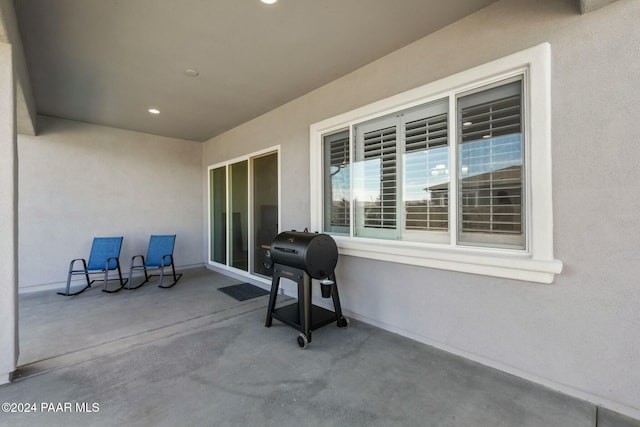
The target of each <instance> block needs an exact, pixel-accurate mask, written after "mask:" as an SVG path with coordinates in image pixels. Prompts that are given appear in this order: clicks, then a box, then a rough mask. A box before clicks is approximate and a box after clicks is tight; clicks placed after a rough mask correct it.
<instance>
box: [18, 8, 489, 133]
mask: <svg viewBox="0 0 640 427" xmlns="http://www.w3.org/2000/svg"><path fill="white" fill-rule="evenodd" d="M493 1H494V0H447V1H442V0H280V1H279V2H278V3H276V4H275V5H264V4H262V3H261V2H260V1H259V0H180V1H176V0H55V1H51V0H15V2H14V3H15V11H16V15H17V21H18V27H19V31H20V35H21V38H22V43H23V45H24V52H25V56H26V62H27V66H28V70H29V77H30V83H31V87H32V89H33V93H34V96H35V101H36V110H37V113H38V114H43V115H49V116H55V117H61V118H66V119H72V120H78V121H83V122H89V123H95V124H101V125H106V126H112V127H117V128H123V129H130V130H136V131H140V132H145V133H151V134H156V135H163V136H169V137H175V138H182V139H188V140H194V141H206V140H208V139H210V138H212V137H214V136H216V135H218V134H220V133H222V132H224V131H226V130H228V129H230V128H232V127H234V126H237V125H239V124H241V123H243V122H245V121H247V120H250V119H251V118H254V117H256V116H258V115H260V114H263V113H265V112H267V111H269V110H271V109H273V108H276V107H278V106H280V105H282V104H284V103H286V102H288V101H290V100H292V99H295V98H297V97H299V96H301V95H303V94H305V93H307V92H309V91H311V90H313V89H315V88H318V87H320V86H322V85H324V84H326V83H328V82H330V81H332V80H334V79H336V78H338V77H340V76H343V75H345V74H347V73H349V72H351V71H353V70H355V69H357V68H359V67H361V66H363V65H365V64H367V63H369V62H371V61H373V60H375V59H377V58H380V57H382V56H384V55H386V54H388V53H390V52H392V51H394V50H396V49H398V48H400V47H402V46H404V45H407V44H409V43H411V42H413V41H415V40H417V39H419V38H421V37H423V36H425V35H427V34H429V33H431V32H433V31H435V30H437V29H439V28H441V27H443V26H446V25H447V24H449V23H452V22H454V21H456V20H459V19H461V18H463V17H464V16H466V15H469V14H471V13H474V12H475V11H477V10H479V9H481V8H483V7H485V6H487V5H488V4H490V3H492V2H493ZM187 69H196V70H197V71H198V72H199V73H200V74H199V75H198V76H197V77H190V76H188V75H187V74H186V73H185V70H187ZM150 107H156V108H158V109H159V110H160V111H161V114H159V115H157V116H153V115H150V114H149V113H148V112H147V109H148V108H150Z"/></svg>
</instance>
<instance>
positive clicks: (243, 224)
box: [229, 160, 249, 271]
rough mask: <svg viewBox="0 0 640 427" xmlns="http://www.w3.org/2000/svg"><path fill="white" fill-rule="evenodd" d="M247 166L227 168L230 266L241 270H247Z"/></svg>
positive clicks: (235, 165)
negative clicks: (229, 214) (228, 182)
mask: <svg viewBox="0 0 640 427" xmlns="http://www.w3.org/2000/svg"><path fill="white" fill-rule="evenodd" d="M247 172H248V166H247V161H246V160H245V161H243V162H239V163H234V164H232V165H231V166H229V181H230V185H229V201H230V210H231V217H230V218H229V230H230V231H231V233H230V236H231V237H230V241H229V243H230V252H229V253H230V254H231V263H230V265H231V266H232V267H235V268H239V269H241V270H245V271H248V268H249V252H248V246H249V245H248V237H249V207H248V197H249V196H248V178H247Z"/></svg>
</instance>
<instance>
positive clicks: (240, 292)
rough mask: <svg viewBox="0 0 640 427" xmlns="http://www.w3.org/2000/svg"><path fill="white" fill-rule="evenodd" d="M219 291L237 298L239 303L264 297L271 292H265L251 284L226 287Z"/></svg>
mask: <svg viewBox="0 0 640 427" xmlns="http://www.w3.org/2000/svg"><path fill="white" fill-rule="evenodd" d="M218 290H219V291H221V292H224V293H225V294H227V295H229V296H230V297H232V298H235V299H236V300H237V301H245V300H248V299H251V298H257V297H261V296H263V295H269V291H265V290H264V289H262V288H259V287H257V286H254V285H252V284H251V283H240V284H239V285H231V286H225V287H224V288H218Z"/></svg>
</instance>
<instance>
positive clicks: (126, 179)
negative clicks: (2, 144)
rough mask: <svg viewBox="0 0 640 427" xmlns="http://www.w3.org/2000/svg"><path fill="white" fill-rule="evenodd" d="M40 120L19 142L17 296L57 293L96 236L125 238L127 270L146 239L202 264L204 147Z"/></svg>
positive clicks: (183, 262) (183, 260)
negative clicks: (167, 243)
mask: <svg viewBox="0 0 640 427" xmlns="http://www.w3.org/2000/svg"><path fill="white" fill-rule="evenodd" d="M38 119H39V127H40V133H39V135H38V136H27V135H19V138H18V155H19V162H20V167H19V182H20V200H19V241H20V245H19V247H20V248H19V256H20V259H19V272H20V290H21V291H25V290H30V289H31V290H33V289H36V290H37V289H43V288H47V287H61V284H62V287H63V286H64V283H63V282H65V281H66V277H67V268H68V266H69V262H70V261H71V260H72V259H74V258H87V257H88V256H89V251H90V249H91V242H92V239H93V237H98V236H124V240H123V244H122V252H121V256H120V262H121V265H122V267H123V268H124V269H125V270H126V269H127V268H128V266H129V261H130V259H131V256H133V255H136V254H146V250H147V245H148V243H149V235H151V234H176V235H177V238H176V247H175V252H174V254H175V260H176V265H177V266H178V267H181V266H188V265H201V264H202V251H201V247H202V240H203V238H204V236H203V233H202V225H201V224H202V200H201V194H202V184H201V181H200V173H201V159H202V144H200V143H195V142H189V141H183V140H177V139H171V138H162V137H158V136H154V135H148V134H142V133H137V132H130V131H125V130H120V129H113V128H108V127H102V126H94V125H89V124H85V123H79V122H73V121H68V120H60V119H54V118H51V117H42V116H41V117H39V118H38Z"/></svg>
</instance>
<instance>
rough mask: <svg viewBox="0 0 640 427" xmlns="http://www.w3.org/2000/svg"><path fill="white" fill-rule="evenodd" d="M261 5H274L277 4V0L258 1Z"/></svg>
mask: <svg viewBox="0 0 640 427" xmlns="http://www.w3.org/2000/svg"><path fill="white" fill-rule="evenodd" d="M260 1H261V2H262V3H264V4H274V3H275V2H277V1H278V0H260Z"/></svg>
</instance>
